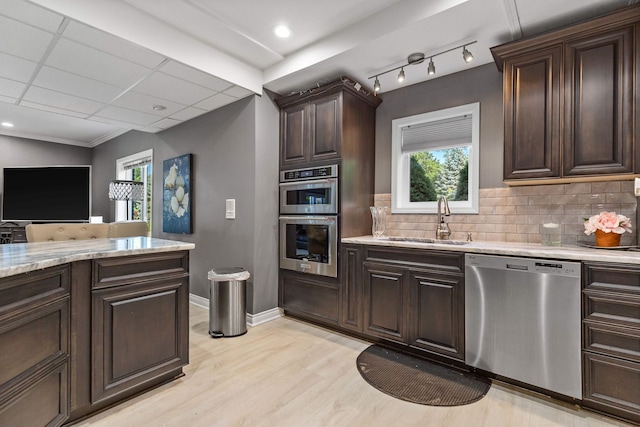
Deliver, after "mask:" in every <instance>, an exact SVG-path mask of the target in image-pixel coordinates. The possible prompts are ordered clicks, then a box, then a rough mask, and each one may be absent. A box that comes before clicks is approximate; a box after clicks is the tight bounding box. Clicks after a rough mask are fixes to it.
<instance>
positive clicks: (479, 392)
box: [356, 345, 491, 406]
mask: <svg viewBox="0 0 640 427" xmlns="http://www.w3.org/2000/svg"><path fill="white" fill-rule="evenodd" d="M356 363H357V365H358V371H359V372H360V375H362V377H363V378H364V379H365V381H367V382H368V383H369V384H371V385H372V386H373V387H375V388H377V389H378V390H380V391H382V392H383V393H386V394H388V395H390V396H393V397H396V398H398V399H402V400H406V401H408V402H413V403H419V404H421V405H431V406H458V405H466V404H469V403H473V402H476V401H478V400H480V399H482V398H483V397H484V395H485V394H487V392H488V391H489V388H490V387H491V381H490V380H489V379H487V378H484V377H481V376H478V375H474V374H470V373H467V372H462V371H458V370H455V369H452V368H448V367H445V366H441V365H438V364H435V363H431V362H428V361H426V360H422V359H418V358H415V357H411V356H408V355H405V354H402V353H398V352H395V351H393V350H389V349H386V348H384V347H381V346H378V345H372V346H370V347H369V348H367V349H366V350H364V351H363V352H362V353H360V355H359V356H358V359H357V362H356Z"/></svg>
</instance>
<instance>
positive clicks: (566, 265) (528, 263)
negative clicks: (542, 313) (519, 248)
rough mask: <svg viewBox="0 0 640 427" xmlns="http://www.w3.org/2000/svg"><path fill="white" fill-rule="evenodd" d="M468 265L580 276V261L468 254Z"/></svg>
mask: <svg viewBox="0 0 640 427" xmlns="http://www.w3.org/2000/svg"><path fill="white" fill-rule="evenodd" d="M466 264H467V266H472V267H480V268H492V269H498V270H507V271H517V272H521V273H538V274H552V275H560V276H571V277H580V263H579V262H571V261H558V260H554V259H549V260H546V259H540V258H535V259H534V258H519V257H508V256H499V257H498V256H491V255H476V254H467V255H466Z"/></svg>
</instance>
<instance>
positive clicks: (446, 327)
mask: <svg viewBox="0 0 640 427" xmlns="http://www.w3.org/2000/svg"><path fill="white" fill-rule="evenodd" d="M410 280H411V306H410V307H411V308H410V309H411V313H412V315H413V316H412V319H413V321H412V324H411V326H412V331H411V335H410V336H411V341H410V345H411V346H412V347H417V348H420V349H424V350H429V351H432V352H435V353H440V354H442V355H444V356H449V357H453V358H456V359H460V360H464V277H463V276H460V275H447V274H437V273H432V272H420V271H412V272H411V279H410Z"/></svg>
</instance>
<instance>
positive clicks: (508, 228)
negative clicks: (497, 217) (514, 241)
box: [495, 224, 520, 233]
mask: <svg viewBox="0 0 640 427" xmlns="http://www.w3.org/2000/svg"><path fill="white" fill-rule="evenodd" d="M518 227H520V226H519V225H516V224H496V229H495V231H496V232H498V233H515V232H519V231H518Z"/></svg>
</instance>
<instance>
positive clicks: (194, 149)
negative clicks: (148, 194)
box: [93, 94, 279, 314]
mask: <svg viewBox="0 0 640 427" xmlns="http://www.w3.org/2000/svg"><path fill="white" fill-rule="evenodd" d="M278 129H279V127H278V109H277V106H276V105H275V104H274V103H273V101H272V100H271V98H270V97H269V96H268V95H266V94H265V95H263V96H261V97H260V96H251V97H248V98H245V99H242V100H239V101H237V102H235V103H233V104H230V105H228V106H225V107H223V108H220V109H217V110H215V111H212V112H210V113H207V114H205V115H202V116H199V117H196V118H194V119H192V120H189V121H188V122H185V123H183V124H181V125H178V126H175V127H173V128H170V129H167V130H166V131H163V132H160V133H158V134H148V133H143V132H129V133H127V134H125V135H122V136H120V137H118V138H115V139H113V140H111V141H108V142H106V143H104V144H101V145H99V146H98V147H96V148H95V149H94V150H93V152H94V156H93V164H94V177H95V179H94V185H95V187H94V193H95V194H99V193H101V194H102V196H101V198H102V202H101V204H100V205H99V206H96V209H94V211H95V213H94V214H96V215H103V216H104V218H105V221H111V220H113V217H114V206H113V203H112V202H109V199H108V197H107V188H108V182H109V181H110V180H111V179H114V177H115V163H116V160H117V159H119V158H122V157H125V156H128V155H131V154H135V153H138V152H140V151H144V150H148V149H150V148H152V149H153V218H152V236H153V237H158V238H163V239H170V240H180V241H188V242H193V243H194V244H195V245H196V248H195V249H194V250H192V251H191V254H190V267H191V280H190V291H191V293H193V294H196V295H199V296H201V297H205V298H207V297H208V289H209V280H208V278H207V273H208V271H209V270H211V269H212V268H213V267H244V268H246V269H247V270H248V271H249V272H250V273H251V279H250V280H249V282H248V298H247V302H248V304H247V311H248V312H249V313H252V314H255V313H259V312H262V311H265V310H268V309H271V308H275V307H277V302H278V301H277V289H278V276H277V273H278V271H277V266H278V259H277V249H278V244H277V236H276V231H275V230H276V229H277V222H278V193H277V191H278ZM187 153H192V154H193V171H192V196H191V197H192V198H191V201H192V209H193V234H188V235H187V234H184V235H183V234H171V233H164V232H163V231H162V185H163V177H162V162H163V160H166V159H170V158H172V157H176V156H180V155H183V154H187ZM226 199H235V200H236V219H233V220H230V219H225V200H226ZM98 210H99V212H98Z"/></svg>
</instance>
